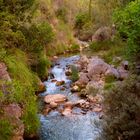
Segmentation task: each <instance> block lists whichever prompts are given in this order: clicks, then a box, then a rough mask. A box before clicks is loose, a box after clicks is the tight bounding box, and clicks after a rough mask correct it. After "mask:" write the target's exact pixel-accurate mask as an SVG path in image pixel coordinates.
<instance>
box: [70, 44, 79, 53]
mask: <svg viewBox="0 0 140 140" xmlns="http://www.w3.org/2000/svg"><path fill="white" fill-rule="evenodd" d="M79 50H80V46H79V45H78V44H72V45H71V46H70V51H71V52H78V51H79Z"/></svg>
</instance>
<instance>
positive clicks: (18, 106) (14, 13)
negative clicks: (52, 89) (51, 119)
mask: <svg viewBox="0 0 140 140" xmlns="http://www.w3.org/2000/svg"><path fill="white" fill-rule="evenodd" d="M73 3H74V1H73ZM73 3H72V2H68V1H66V2H65V1H62V2H61V1H60V2H59V1H54V2H52V1H49V0H48V1H45V0H44V1H35V0H31V1H27V0H26V1H18V0H16V1H15V0H12V1H3V0H1V1H0V31H1V32H0V106H1V108H0V114H1V115H0V139H3V140H6V139H7V140H9V139H11V138H12V137H14V138H15V139H17V138H22V137H23V134H24V135H25V136H30V135H31V134H36V132H37V129H38V127H39V121H38V118H37V111H38V110H37V108H38V107H37V102H36V96H35V91H38V90H39V89H38V84H40V80H39V79H45V78H46V77H47V69H48V68H49V67H50V61H49V56H53V55H55V54H60V53H62V52H63V53H64V51H65V50H70V51H72V50H71V48H68V47H70V45H71V46H73V45H74V47H73V48H74V50H75V49H76V50H77V46H76V47H75V44H74V43H75V41H74V39H73V33H72V28H73V27H72V23H73V19H74V14H75V12H76V11H77V10H78V9H77V7H75V9H74V7H73ZM69 4H71V6H70V5H69ZM77 5H78V4H77ZM71 8H73V9H71ZM69 9H71V10H69ZM74 10H75V11H74ZM68 12H70V13H71V12H73V13H74V14H72V13H71V14H72V16H71V15H70V13H68ZM71 18H72V19H71ZM42 88H43V87H42V86H41V89H42ZM8 110H9V111H8ZM10 110H11V111H12V113H13V115H10V114H11V113H10ZM15 129H17V130H19V131H18V132H19V133H16V132H17V131H14V130H15Z"/></svg>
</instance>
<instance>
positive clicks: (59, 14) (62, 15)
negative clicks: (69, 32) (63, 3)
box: [55, 7, 67, 22]
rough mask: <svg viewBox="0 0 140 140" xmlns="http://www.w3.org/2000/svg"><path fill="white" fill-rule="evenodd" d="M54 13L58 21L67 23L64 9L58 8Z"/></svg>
mask: <svg viewBox="0 0 140 140" xmlns="http://www.w3.org/2000/svg"><path fill="white" fill-rule="evenodd" d="M55 13H56V16H57V17H58V18H59V19H61V20H63V21H64V22H67V10H66V8H65V7H60V8H59V9H58V10H57V11H56V12H55Z"/></svg>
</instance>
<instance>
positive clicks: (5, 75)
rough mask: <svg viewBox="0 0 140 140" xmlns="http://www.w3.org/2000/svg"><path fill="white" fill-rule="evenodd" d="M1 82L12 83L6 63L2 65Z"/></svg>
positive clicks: (0, 65) (0, 64)
mask: <svg viewBox="0 0 140 140" xmlns="http://www.w3.org/2000/svg"><path fill="white" fill-rule="evenodd" d="M0 80H6V81H11V78H10V76H9V73H8V72H7V67H6V65H5V63H3V62H1V63H0Z"/></svg>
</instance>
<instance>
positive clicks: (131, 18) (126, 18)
mask: <svg viewBox="0 0 140 140" xmlns="http://www.w3.org/2000/svg"><path fill="white" fill-rule="evenodd" d="M139 17H140V1H139V0H135V1H134V2H130V3H129V4H128V5H127V6H126V7H124V8H123V9H120V10H117V11H116V12H115V14H114V21H115V23H116V25H117V28H118V30H119V32H120V35H121V37H122V39H124V40H126V41H127V50H126V53H127V56H128V58H130V57H131V58H135V57H136V56H137V55H138V53H139V52H140V41H139V38H140V34H139V32H140V18H139Z"/></svg>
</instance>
